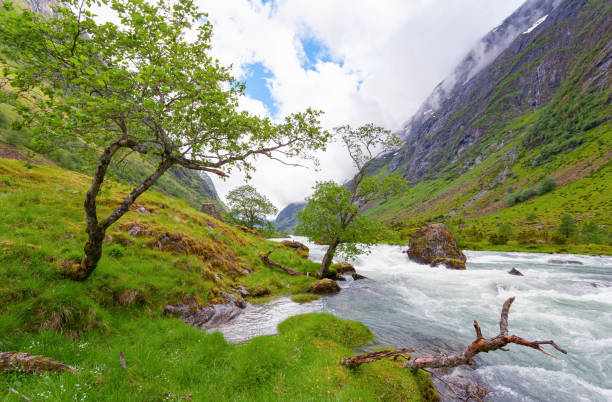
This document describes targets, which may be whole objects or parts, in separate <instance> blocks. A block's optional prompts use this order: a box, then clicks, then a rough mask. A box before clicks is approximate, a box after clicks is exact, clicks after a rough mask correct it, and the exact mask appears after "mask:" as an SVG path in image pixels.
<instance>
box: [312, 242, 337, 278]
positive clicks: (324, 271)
mask: <svg viewBox="0 0 612 402" xmlns="http://www.w3.org/2000/svg"><path fill="white" fill-rule="evenodd" d="M339 244H340V242H339V241H338V240H334V242H333V243H332V244H330V245H329V248H328V249H327V251H326V252H325V256H323V261H321V268H319V272H318V273H317V278H319V279H322V278H325V277H327V276H328V275H329V266H330V265H331V263H332V260H333V258H334V254H336V248H338V245H339Z"/></svg>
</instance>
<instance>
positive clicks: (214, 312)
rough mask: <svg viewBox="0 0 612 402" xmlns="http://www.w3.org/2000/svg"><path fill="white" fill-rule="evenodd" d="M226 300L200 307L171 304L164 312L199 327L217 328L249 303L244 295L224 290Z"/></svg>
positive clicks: (223, 294) (237, 314)
mask: <svg viewBox="0 0 612 402" xmlns="http://www.w3.org/2000/svg"><path fill="white" fill-rule="evenodd" d="M222 296H223V298H224V300H225V303H223V304H213V305H210V306H204V307H200V306H198V305H197V304H195V303H192V304H182V303H180V304H170V305H167V306H166V307H165V308H164V312H166V313H168V314H171V315H174V316H178V317H181V319H182V320H183V322H185V323H186V324H189V325H191V326H193V327H195V328H198V329H209V328H215V327H218V326H219V325H222V324H225V323H227V322H229V321H231V320H233V319H234V318H236V317H237V316H239V315H240V314H241V313H242V310H243V309H244V308H245V307H246V306H247V303H246V302H245V301H244V299H242V297H239V296H236V295H234V294H231V293H226V292H223V293H222Z"/></svg>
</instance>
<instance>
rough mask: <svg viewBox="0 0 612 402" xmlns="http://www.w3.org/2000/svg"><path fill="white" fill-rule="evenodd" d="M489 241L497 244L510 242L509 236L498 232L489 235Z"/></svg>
mask: <svg viewBox="0 0 612 402" xmlns="http://www.w3.org/2000/svg"><path fill="white" fill-rule="evenodd" d="M489 242H490V243H491V244H493V245H495V246H500V245H502V244H506V243H508V238H507V237H504V236H500V235H499V234H498V233H493V234H491V235H489Z"/></svg>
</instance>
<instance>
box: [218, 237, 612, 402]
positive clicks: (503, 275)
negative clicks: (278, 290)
mask: <svg viewBox="0 0 612 402" xmlns="http://www.w3.org/2000/svg"><path fill="white" fill-rule="evenodd" d="M294 239H295V240H297V241H300V242H302V243H305V244H307V245H308V246H309V247H310V259H311V260H313V261H316V262H320V261H321V259H322V257H323V254H324V252H325V246H320V245H316V244H313V243H309V242H307V241H306V239H305V238H300V237H295V238H294ZM403 250H405V247H399V246H390V245H378V246H375V247H373V248H372V250H371V253H370V254H369V255H364V256H361V257H360V258H359V259H358V260H357V261H356V262H355V263H354V265H355V267H356V269H357V272H358V273H360V274H362V275H365V276H366V277H368V279H367V280H359V281H353V280H352V279H351V278H350V277H349V278H348V280H347V281H346V282H339V284H340V286H341V287H342V291H341V292H340V293H339V294H337V295H334V296H328V297H323V298H321V299H320V300H317V301H315V302H313V303H307V304H298V303H293V302H291V301H290V300H289V299H288V298H280V299H277V300H274V301H272V302H271V303H268V304H265V305H261V306H249V307H248V308H247V309H246V311H245V312H244V313H243V314H242V315H241V316H239V317H238V318H237V319H235V320H234V321H232V322H230V323H229V324H227V325H224V326H223V327H221V328H219V329H218V330H220V331H221V332H222V333H223V334H224V335H225V337H226V338H227V339H228V340H229V341H231V342H244V341H246V340H248V339H250V338H252V337H254V336H259V335H272V334H275V333H276V330H277V329H276V328H277V325H278V323H280V322H281V321H282V320H284V319H285V318H287V317H289V316H292V315H296V314H302V313H307V312H329V313H331V314H334V315H336V316H338V317H340V318H344V319H349V320H357V321H360V322H363V323H364V324H365V325H367V326H368V327H369V328H370V329H371V330H372V331H373V332H374V334H375V335H376V339H375V341H374V342H373V343H372V344H371V345H368V348H375V347H381V346H389V347H398V348H399V347H408V348H413V349H416V350H417V351H418V352H420V353H418V354H421V355H422V354H431V353H437V352H452V351H457V350H461V349H463V348H464V347H465V346H467V345H468V344H470V343H471V342H472V341H474V339H475V334H474V329H473V326H472V323H473V320H477V321H478V323H479V324H480V327H481V328H482V331H483V335H484V336H485V337H492V336H495V335H497V334H498V333H499V317H500V311H501V306H502V304H503V302H504V301H505V300H506V299H507V298H509V297H511V296H516V301H515V302H514V303H513V305H512V308H511V310H510V316H509V330H510V331H509V332H510V333H511V334H516V335H519V336H521V337H523V338H526V339H528V340H547V339H554V340H555V342H556V343H557V344H558V345H560V346H561V347H562V348H564V349H566V350H567V351H568V354H567V355H562V354H560V353H558V352H557V351H555V350H553V349H550V350H549V349H546V350H548V351H549V352H551V354H553V355H554V356H555V358H551V357H548V356H545V355H544V354H542V353H539V352H537V351H535V350H533V349H529V348H525V347H521V346H517V345H511V346H509V349H510V352H503V351H495V352H490V353H481V354H479V355H478V356H477V357H476V359H475V360H476V363H477V365H476V366H474V367H468V366H465V367H460V368H456V369H454V370H452V371H450V372H449V373H447V374H446V375H445V378H446V379H447V380H451V381H452V380H459V379H467V380H469V381H473V382H478V383H480V384H484V385H485V386H486V387H487V388H488V389H489V390H490V392H491V393H490V394H489V395H488V398H487V399H490V400H495V401H611V400H612V374H611V373H612V352H611V350H612V257H605V256H584V255H554V254H536V253H505V252H477V251H466V252H465V254H466V255H467V264H466V265H467V270H465V271H455V270H447V269H445V268H442V267H437V268H431V267H429V266H425V265H420V264H417V263H414V262H412V261H410V260H409V259H408V257H407V256H406V254H404V253H402V251H403ZM551 260H563V261H568V260H571V261H577V262H580V263H581V264H582V265H573V264H555V263H551V262H550V261H551ZM512 268H516V269H518V270H519V271H520V272H522V273H523V274H524V276H513V275H510V274H508V271H509V270H510V269H512ZM544 348H547V346H544ZM437 386H438V388H439V389H440V390H441V391H442V394H443V395H445V396H446V397H447V398H445V399H448V394H447V392H445V391H444V390H443V389H442V388H443V387H444V385H443V384H440V383H439V382H438V383H437Z"/></svg>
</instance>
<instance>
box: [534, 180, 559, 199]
mask: <svg viewBox="0 0 612 402" xmlns="http://www.w3.org/2000/svg"><path fill="white" fill-rule="evenodd" d="M556 186H557V183H556V182H555V179H553V178H552V177H547V178H545V179H544V180H542V181H541V182H540V183H539V184H538V187H537V189H536V191H537V193H538V195H544V194H546V193H549V192H551V191H553V190H554V189H555V187H556Z"/></svg>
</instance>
